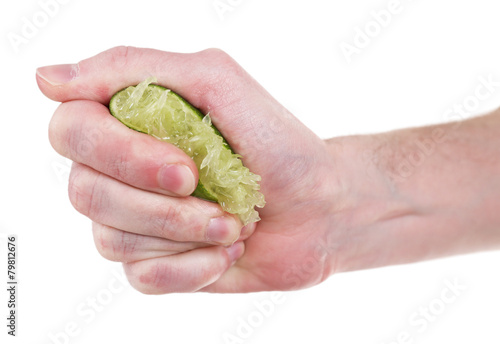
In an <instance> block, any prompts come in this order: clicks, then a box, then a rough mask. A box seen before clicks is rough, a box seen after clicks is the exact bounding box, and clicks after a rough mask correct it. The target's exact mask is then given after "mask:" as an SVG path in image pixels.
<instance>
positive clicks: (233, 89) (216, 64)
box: [191, 48, 248, 110]
mask: <svg viewBox="0 0 500 344" xmlns="http://www.w3.org/2000/svg"><path fill="white" fill-rule="evenodd" d="M198 54H199V55H198V58H199V61H198V63H197V64H196V67H195V70H194V73H196V74H197V75H201V76H203V78H202V80H203V82H198V80H196V81H195V82H194V83H193V85H191V93H192V97H193V99H194V102H196V103H199V104H204V103H207V104H210V106H211V107H212V109H214V110H215V109H220V108H223V107H226V106H228V105H231V104H232V103H233V102H235V101H238V100H239V99H240V94H241V92H240V91H241V88H242V87H243V85H246V84H248V79H247V76H246V73H245V71H244V70H243V69H242V68H241V67H240V65H239V64H238V63H236V61H235V60H234V59H233V58H232V57H231V56H229V55H228V54H227V53H225V52H224V51H222V50H220V49H215V48H211V49H208V50H203V51H201V52H199V53H198Z"/></svg>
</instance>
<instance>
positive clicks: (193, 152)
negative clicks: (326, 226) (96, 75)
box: [109, 78, 265, 225]
mask: <svg viewBox="0 0 500 344" xmlns="http://www.w3.org/2000/svg"><path fill="white" fill-rule="evenodd" d="M154 82H156V78H148V79H146V80H145V81H143V82H141V83H140V84H139V85H137V86H130V87H128V88H126V89H124V90H122V91H120V92H118V93H117V94H115V96H113V98H112V99H111V101H110V106H109V107H110V110H111V113H112V114H113V116H115V117H116V118H117V119H118V120H120V121H121V122H122V123H124V124H125V125H126V126H128V127H130V128H132V129H135V130H137V131H140V132H143V133H146V134H149V135H151V136H153V137H155V138H157V139H159V140H161V141H165V142H169V143H171V144H173V145H175V146H177V147H179V148H180V149H182V150H183V151H184V152H185V153H186V154H187V155H188V156H190V157H191V158H192V159H193V160H194V162H195V164H196V166H197V167H198V172H199V176H200V182H199V184H198V188H197V190H196V191H195V193H193V195H195V196H199V197H200V198H204V199H208V200H212V201H214V200H216V201H217V202H218V203H219V204H220V205H221V207H222V208H223V209H224V210H225V211H227V212H229V213H232V214H237V215H238V216H239V218H240V219H241V221H242V222H243V224H244V225H246V224H249V223H251V222H256V221H258V220H260V218H259V213H258V212H257V211H256V210H255V209H254V207H255V206H257V207H259V208H262V207H264V205H265V200H264V195H263V194H262V193H261V192H260V191H259V190H260V185H259V182H260V180H261V178H260V176H258V175H256V174H253V173H252V172H250V170H249V169H248V168H246V167H245V166H243V163H242V161H241V159H240V157H241V156H240V155H238V154H234V153H233V152H232V150H231V149H230V147H229V145H228V144H227V142H226V141H225V140H224V138H223V137H222V136H221V135H220V134H218V132H216V129H215V128H214V127H213V126H212V124H211V119H210V116H209V115H208V114H207V115H206V116H203V114H202V113H201V112H200V111H199V110H198V109H196V108H194V107H192V106H191V105H190V104H189V103H188V102H187V101H186V100H184V99H183V98H181V97H180V96H179V95H177V94H176V93H174V92H172V91H170V90H168V89H165V88H163V87H161V86H157V85H151V84H152V83H154ZM207 193H208V195H207Z"/></svg>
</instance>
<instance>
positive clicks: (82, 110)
mask: <svg viewBox="0 0 500 344" xmlns="http://www.w3.org/2000/svg"><path fill="white" fill-rule="evenodd" d="M149 76H156V77H157V78H158V82H159V84H161V85H163V86H165V87H168V88H171V89H173V90H174V91H175V92H177V93H179V94H180V95H182V96H183V97H184V98H186V99H187V100H188V101H189V102H190V103H191V104H193V105H194V106H196V107H198V108H200V109H201V110H202V111H203V112H205V113H208V112H210V115H211V118H212V120H213V123H214V124H215V125H216V127H217V128H218V129H219V130H220V131H221V132H222V133H223V135H224V136H225V138H226V139H227V140H228V142H229V143H230V145H231V146H232V147H233V148H234V150H235V151H236V152H237V153H239V154H241V155H242V156H243V160H244V163H245V165H246V166H247V167H249V168H250V170H252V171H253V172H254V173H257V174H259V175H261V176H262V183H261V188H262V192H263V193H264V195H265V197H266V201H267V205H266V207H265V208H264V209H262V210H260V215H261V218H262V220H261V221H260V222H258V223H257V224H254V225H249V226H247V227H245V228H243V229H242V228H241V224H240V223H239V222H238V221H237V220H236V218H235V217H234V216H231V215H229V214H224V213H223V212H222V210H221V209H220V207H219V206H218V205H216V204H213V203H210V202H206V201H202V200H199V199H196V198H193V197H186V196H187V195H189V194H190V193H191V192H192V191H193V190H194V188H195V181H196V180H197V177H198V175H197V170H196V167H195V165H194V164H193V162H192V161H191V160H190V159H189V158H188V157H187V156H186V155H185V154H184V153H183V152H181V151H180V150H179V149H177V148H175V147H173V146H171V145H169V144H166V143H164V142H160V141H158V140H156V139H154V138H152V137H149V136H147V135H144V134H140V133H137V132H134V131H132V130H129V129H128V128H126V127H125V126H124V125H122V124H121V123H119V122H118V121H117V120H116V119H115V118H113V117H112V116H111V115H110V114H109V111H108V109H107V108H106V107H105V104H107V103H108V101H109V99H110V98H111V96H112V95H113V94H114V93H115V92H117V91H118V90H120V89H122V88H124V87H126V86H129V85H135V84H138V83H139V82H141V81H143V80H144V79H146V78H147V77H149ZM37 81H38V84H39V86H40V88H41V90H42V91H43V92H44V94H46V95H47V96H48V97H49V98H51V99H54V100H56V101H60V102H63V104H62V105H61V106H60V107H59V108H58V110H57V111H56V113H55V114H54V117H53V119H52V121H51V124H50V133H49V134H50V135H49V136H50V140H51V143H52V145H53V146H54V148H55V149H56V150H57V151H58V152H59V153H60V154H62V155H64V156H66V157H68V158H70V159H72V160H74V161H75V164H74V166H73V169H72V173H71V176H70V185H69V194H70V199H71V201H72V203H73V205H74V206H75V208H76V209H77V210H78V211H80V212H81V213H83V214H84V215H87V216H88V217H90V218H91V219H92V220H93V232H94V237H95V242H96V246H97V249H98V250H99V252H100V253H101V254H102V255H103V256H104V257H105V258H108V259H111V260H115V261H121V262H123V263H124V267H125V272H126V274H127V276H128V278H129V281H130V283H131V284H132V286H134V287H135V288H136V289H138V290H140V291H142V292H144V293H151V294H160V293H168V292H189V291H198V290H202V291H209V292H250V291H262V290H291V289H299V288H304V287H308V286H311V285H314V284H317V283H320V282H322V281H323V280H325V279H326V278H328V277H329V276H330V275H331V274H332V273H334V272H342V271H349V270H356V269H366V268H372V267H378V266H384V265H389V264H400V263H408V262H414V261H419V260H422V259H429V258H435V257H440V256H444V255H449V254H457V253H465V252H471V251H477V250H483V249H489V248H498V247H499V245H500V231H498V228H499V226H500V212H498V211H496V210H498V207H499V205H500V204H499V201H498V200H499V199H500V197H498V195H499V194H500V160H499V159H498V156H500V151H499V150H500V142H499V141H500V135H499V132H500V112H497V113H496V114H492V115H490V116H485V117H482V118H477V119H473V120H469V121H464V122H457V123H451V124H445V125H440V126H434V127H427V128H418V129H407V130H401V131H397V132H391V133H387V134H378V135H366V136H352V137H343V138H335V139H331V140H328V141H322V140H320V139H319V138H318V137H317V136H315V135H314V134H313V133H312V132H310V131H309V130H308V129H307V128H306V127H304V126H303V125H302V124H301V123H300V122H299V121H298V120H297V119H296V118H294V117H293V116H292V115H291V114H290V113H289V112H288V111H287V110H286V109H284V108H283V107H282V106H281V105H280V104H278V103H277V102H276V101H275V100H274V99H273V98H272V97H271V96H270V95H269V94H268V93H267V92H266V91H265V90H264V89H263V88H262V87H261V86H259V85H258V84H257V83H256V82H255V81H254V80H253V79H252V78H251V77H250V76H249V75H248V74H247V73H246V72H245V71H244V70H243V69H242V68H241V67H240V66H238V65H237V64H236V63H235V62H234V61H233V60H232V59H231V58H230V57H229V56H227V55H226V54H225V53H223V52H221V51H218V50H206V51H203V52H200V53H195V54H173V53H167V52H161V51H155V50H148V49H136V48H123V47H120V48H115V49H111V50H109V51H107V52H104V53H102V54H99V55H97V56H96V57H93V58H90V59H88V60H84V61H82V62H80V63H79V64H78V65H65V66H56V67H45V68H42V69H40V70H39V71H38V75H37ZM339 120H340V117H339ZM417 143H418V144H417ZM422 145H424V146H425V149H424V152H423V153H422V152H420V153H419V151H418V150H419V149H422V148H421V147H422ZM417 157H419V159H417ZM408 168H409V170H408ZM232 243H234V244H233V245H231V244H232Z"/></svg>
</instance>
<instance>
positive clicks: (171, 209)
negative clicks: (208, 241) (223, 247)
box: [148, 203, 207, 241]
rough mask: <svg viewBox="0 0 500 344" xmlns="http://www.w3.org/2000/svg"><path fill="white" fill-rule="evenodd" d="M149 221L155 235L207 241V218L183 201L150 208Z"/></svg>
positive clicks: (172, 238)
mask: <svg viewBox="0 0 500 344" xmlns="http://www.w3.org/2000/svg"><path fill="white" fill-rule="evenodd" d="M149 211H150V216H149V218H148V223H149V225H150V226H151V228H152V232H153V233H154V235H155V236H157V237H161V238H165V239H171V240H178V241H205V227H206V222H207V219H206V218H205V216H201V215H200V214H199V213H195V212H193V211H192V210H191V209H189V208H188V207H185V206H183V205H182V204H181V203H176V204H171V205H169V206H165V205H164V204H159V205H158V206H156V207H151V208H150V209H149Z"/></svg>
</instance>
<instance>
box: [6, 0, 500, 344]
mask: <svg viewBox="0 0 500 344" xmlns="http://www.w3.org/2000/svg"><path fill="white" fill-rule="evenodd" d="M44 1H45V0H44ZM61 2H62V0H61ZM66 2H67V3H66V4H62V5H60V6H59V9H58V11H57V13H55V15H54V16H53V17H51V18H50V19H49V20H48V22H47V23H45V26H43V25H42V26H43V27H40V28H39V30H38V32H37V33H36V34H35V35H34V36H33V37H31V38H29V39H28V42H26V43H23V44H21V45H20V46H19V47H18V49H17V50H18V51H16V49H15V48H14V46H13V45H12V44H11V43H10V42H9V40H8V38H7V37H8V34H9V33H14V34H18V35H21V29H22V26H23V17H24V18H27V19H28V20H29V21H33V16H36V15H37V13H38V12H40V11H41V10H42V9H41V6H40V4H39V3H38V2H37V1H35V0H24V1H8V2H7V1H4V2H2V5H0V23H1V24H0V27H1V30H2V32H1V37H2V38H1V40H0V45H1V48H0V49H1V53H0V59H1V60H0V61H1V63H0V76H1V79H2V80H1V82H0V100H1V112H0V114H1V118H2V127H3V130H2V134H1V135H0V151H1V157H2V161H1V168H0V214H1V216H0V231H1V232H2V233H3V234H4V235H5V234H6V233H8V234H16V235H17V236H18V241H17V242H18V245H19V263H18V270H19V271H18V273H19V276H18V277H19V281H20V284H19V294H18V297H19V304H18V306H19V309H18V313H19V317H20V319H18V320H19V327H18V337H17V338H15V339H12V338H10V337H8V336H7V335H6V332H7V328H6V327H5V325H4V324H5V323H6V320H5V318H6V314H7V295H6V293H5V289H6V282H4V280H5V279H6V278H5V277H6V273H4V271H5V270H6V262H5V261H6V259H5V258H6V251H5V246H6V244H5V240H4V241H2V242H1V245H2V246H1V249H0V254H1V256H0V275H1V276H2V277H1V278H0V289H1V290H2V292H1V293H0V318H1V319H2V320H1V321H0V342H1V343H39V344H48V343H57V341H53V340H51V339H50V337H49V335H50V334H54V335H55V334H57V333H60V332H63V331H65V330H66V327H68V326H69V329H70V332H71V333H72V334H74V333H77V335H76V336H74V337H71V338H70V340H63V337H62V336H60V337H59V338H60V340H59V343H225V341H224V340H223V334H224V333H231V334H234V335H236V330H237V327H238V322H239V320H238V319H243V320H244V321H246V320H247V319H248V317H249V316H251V315H252V314H253V315H254V316H256V315H255V312H257V308H256V306H255V305H254V301H263V300H270V297H271V295H270V294H268V293H258V294H249V295H206V294H195V295H193V294H187V295H180V294H173V295H165V296H145V295H142V294H140V293H138V292H136V291H135V290H133V289H132V288H130V287H123V285H122V284H119V283H115V282H116V280H115V279H116V278H115V275H116V274H118V275H119V274H120V273H121V267H120V265H119V264H117V263H111V262H108V261H105V260H104V259H103V258H101V257H100V256H99V255H98V253H97V251H96V249H95V248H94V244H93V240H92V235H91V230H90V221H89V220H88V219H86V218H84V217H83V216H81V215H79V214H78V213H77V212H76V211H75V210H73V209H72V207H71V205H70V203H69V200H68V198H67V191H66V189H67V177H68V172H69V168H68V167H67V165H66V160H65V159H63V158H61V157H60V156H58V155H57V153H55V152H54V151H53V149H52V148H51V146H50V144H49V141H48V138H47V126H48V123H49V120H50V117H51V115H52V113H53V111H54V109H55V108H56V106H57V104H56V103H54V102H52V101H50V100H48V99H46V98H44V96H43V95H42V94H41V93H40V92H39V90H38V88H37V85H36V83H35V69H36V67H38V66H42V65H48V64H58V63H72V62H77V61H79V60H81V59H83V58H86V57H89V56H91V55H94V54H96V53H98V52H100V51H102V50H105V49H108V48H110V47H112V46H116V45H122V44H125V45H134V46H141V47H151V48H157V49H163V50H171V51H180V52H192V51H197V50H201V49H204V48H208V47H218V48H222V49H224V50H226V51H227V52H228V53H229V54H231V55H232V56H233V57H234V58H235V59H236V60H237V61H238V62H239V63H240V64H241V65H242V66H243V67H244V68H245V69H247V71H249V72H250V74H252V75H253V76H254V77H255V78H256V79H257V80H258V81H259V82H260V83H262V84H263V85H264V87H266V88H267V89H268V90H269V91H270V92H271V93H272V94H273V95H274V96H275V97H276V98H277V99H278V100H279V101H280V102H281V103H282V104H284V105H285V106H286V107H287V108H288V109H289V110H290V111H292V113H294V114H295V115H296V116H297V117H299V118H300V119H301V120H302V121H303V122H304V123H305V124H306V125H307V126H309V127H311V128H312V129H313V130H314V131H315V132H316V133H317V134H318V135H320V136H321V137H324V138H328V137H332V136H336V135H348V134H356V133H369V132H377V131H386V130H391V129H395V128H402V127H406V126H415V125H424V124H429V123H437V122H441V121H443V120H444V118H443V114H444V113H445V111H446V110H447V109H448V108H449V107H451V106H453V105H454V104H460V103H462V102H463V100H464V99H465V98H466V97H467V96H470V95H473V92H474V89H475V87H476V86H477V85H478V84H479V81H478V78H479V77H480V76H484V77H487V76H488V75H493V76H494V79H495V80H497V81H499V80H500V73H499V71H498V68H499V66H500V44H499V33H500V20H498V13H499V9H500V6H498V4H497V2H495V1H492V0H474V1H472V0H470V1H464V0H460V1H458V0H442V1H432V0H419V1H416V0H414V1H410V0H401V8H402V10H401V12H400V13H398V14H396V15H394V16H393V17H392V20H391V22H390V24H389V25H388V26H387V27H384V28H382V29H381V31H380V33H379V34H378V35H375V34H373V36H376V37H373V38H372V39H371V41H370V43H369V44H368V46H367V47H365V48H363V49H361V51H360V52H359V54H356V55H353V56H352V61H351V63H348V62H347V60H346V58H345V56H344V55H343V54H342V52H341V49H340V44H341V43H342V42H346V43H349V44H352V43H353V40H354V36H355V33H356V27H359V28H361V29H363V28H364V27H365V25H366V24H367V23H369V22H370V21H371V20H373V19H372V17H371V14H370V12H371V11H372V10H375V11H380V10H382V9H384V8H387V6H388V4H389V0H380V1H368V0H357V1H349V0H338V1H327V0H324V1H319V0H308V1H307V2H306V1H290V0H287V1H285V0H281V1H270V0H243V1H237V0H233V1H230V3H233V7H232V8H233V10H232V11H230V12H226V13H225V14H224V16H223V20H222V19H221V18H220V17H219V16H218V14H217V12H216V11H215V9H214V7H213V0H196V1H194V0H193V1H187V0H185V1H173V0H164V1H153V0H141V1H124V0H122V1H97V0H85V1H83V0H66ZM224 2H226V0H224ZM39 19H40V18H39ZM41 19H43V18H41ZM39 24H40V23H39ZM41 24H44V23H41ZM499 104H500V89H498V90H497V91H496V92H495V93H493V94H492V95H491V97H490V98H489V99H487V100H484V101H481V103H480V104H479V107H478V108H477V109H476V111H475V113H483V112H485V111H488V110H491V109H493V108H495V107H498V106H499ZM457 187H459V186H457ZM499 258H500V252H490V253H479V254H474V255H468V256H462V257H452V258H448V259H443V260H436V261H430V262H425V263H419V264H413V265H406V266H398V267H389V268H383V269H376V270H370V271H362V272H354V273H348V274H342V275H337V276H333V277H331V278H330V279H329V280H328V281H327V282H325V283H323V284H322V285H320V286H317V287H314V288H311V289H309V290H304V291H299V292H292V293H286V294H284V295H281V300H282V301H284V302H283V303H281V304H277V305H276V306H275V309H274V311H273V312H271V313H272V314H271V315H269V316H267V315H266V316H262V317H264V320H263V322H262V324H261V325H260V326H258V327H256V328H255V330H254V331H253V333H251V334H250V336H249V337H248V338H245V339H244V340H243V342H245V343H287V342H289V343H373V344H382V343H384V344H386V343H390V342H391V341H396V340H397V337H398V335H399V334H400V333H401V332H404V331H407V332H409V333H410V335H411V336H412V337H411V339H410V340H408V341H406V342H408V343H410V342H412V343H440V344H441V343H479V342H481V343H498V342H499V341H500V332H498V324H499V322H500V313H499V311H498V308H499V306H500V269H499V264H498V262H499ZM455 279H456V280H457V281H458V282H459V283H460V284H462V285H465V286H466V287H467V290H466V291H463V292H462V293H461V294H460V296H458V297H457V298H456V300H455V301H454V302H452V303H451V304H446V305H445V309H444V310H443V312H442V313H441V314H439V315H437V316H436V319H435V320H434V321H432V322H429V324H428V326H427V327H426V328H425V330H424V331H420V332H419V331H418V330H419V329H420V330H421V329H422V328H419V327H417V326H413V325H411V324H410V323H409V319H410V317H411V316H412V314H413V313H414V312H417V311H418V310H419V307H421V306H422V307H427V306H429V305H430V304H434V305H438V304H439V301H436V299H439V298H440V297H441V291H442V290H443V289H444V288H445V287H446V285H445V280H449V281H454V280H455ZM110 284H111V286H112V287H114V289H113V290H115V289H117V288H118V289H120V290H118V291H116V290H115V293H114V294H111V292H110V291H109V285H110ZM110 295H111V296H112V299H109V298H108V299H106V296H108V297H109V296H110ZM95 296H100V297H101V300H102V301H104V302H105V303H107V304H106V305H104V306H103V309H102V311H100V312H96V313H95V317H94V318H92V315H91V313H92V312H90V313H89V309H90V308H88V307H87V306H86V302H87V301H86V300H87V298H89V297H95ZM78 309H80V311H82V310H86V311H87V313H84V314H86V315H85V316H82V315H81V314H80V313H78ZM256 317H257V319H258V315H257V316H256ZM72 326H76V329H71V327H72ZM235 342H238V341H235Z"/></svg>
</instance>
